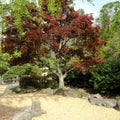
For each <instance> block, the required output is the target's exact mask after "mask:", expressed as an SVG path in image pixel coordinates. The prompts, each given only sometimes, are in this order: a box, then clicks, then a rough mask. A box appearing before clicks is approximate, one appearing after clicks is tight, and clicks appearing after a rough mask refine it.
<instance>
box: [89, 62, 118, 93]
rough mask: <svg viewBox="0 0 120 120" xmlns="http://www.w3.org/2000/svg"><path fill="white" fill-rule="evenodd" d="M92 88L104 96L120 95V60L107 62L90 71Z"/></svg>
mask: <svg viewBox="0 0 120 120" xmlns="http://www.w3.org/2000/svg"><path fill="white" fill-rule="evenodd" d="M90 73H91V78H90V80H89V82H90V84H91V86H93V89H94V90H95V91H96V92H100V93H102V94H109V95H114V94H120V60H112V61H106V62H104V63H101V64H99V65H97V66H96V67H94V68H92V69H91V70H90Z"/></svg>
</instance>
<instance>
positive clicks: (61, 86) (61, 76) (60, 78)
mask: <svg viewBox="0 0 120 120" xmlns="http://www.w3.org/2000/svg"><path fill="white" fill-rule="evenodd" d="M65 77H66V74H64V75H63V74H60V75H59V76H58V78H59V88H64V87H65V84H64V79H65Z"/></svg>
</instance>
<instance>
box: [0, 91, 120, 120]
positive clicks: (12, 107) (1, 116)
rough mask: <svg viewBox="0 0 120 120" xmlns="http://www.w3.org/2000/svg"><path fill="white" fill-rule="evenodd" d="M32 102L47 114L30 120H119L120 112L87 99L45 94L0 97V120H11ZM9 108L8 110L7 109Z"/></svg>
mask: <svg viewBox="0 0 120 120" xmlns="http://www.w3.org/2000/svg"><path fill="white" fill-rule="evenodd" d="M32 100H38V101H39V102H40V103H41V107H42V109H44V110H46V112H47V114H43V115H41V116H38V117H34V118H33V119H32V120H120V112H119V111H117V110H115V109H112V108H105V107H100V106H96V105H91V104H90V103H89V102H88V100H87V99H83V98H73V97H63V96H58V95H54V96H48V95H45V94H40V93H39V92H37V93H29V94H20V95H19V94H17V95H16V94H13V95H3V96H2V97H0V104H1V106H0V112H1V111H2V112H1V113H0V120H12V119H11V118H12V116H13V115H14V114H15V113H16V112H18V111H19V108H21V107H24V106H30V105H31V103H32ZM8 108H9V109H8Z"/></svg>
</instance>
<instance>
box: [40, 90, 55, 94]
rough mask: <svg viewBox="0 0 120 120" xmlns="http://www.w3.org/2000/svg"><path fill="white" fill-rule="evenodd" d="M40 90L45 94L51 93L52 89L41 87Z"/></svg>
mask: <svg viewBox="0 0 120 120" xmlns="http://www.w3.org/2000/svg"><path fill="white" fill-rule="evenodd" d="M41 92H42V93H43V94H47V95H53V93H54V91H53V90H52V89H51V88H47V89H42V90H41Z"/></svg>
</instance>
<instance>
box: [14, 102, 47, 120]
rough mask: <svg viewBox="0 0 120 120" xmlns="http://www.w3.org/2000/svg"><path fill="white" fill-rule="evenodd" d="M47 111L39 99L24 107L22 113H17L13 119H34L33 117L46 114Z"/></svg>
mask: <svg viewBox="0 0 120 120" xmlns="http://www.w3.org/2000/svg"><path fill="white" fill-rule="evenodd" d="M45 113H46V111H44V110H42V109H41V105H40V103H39V102H37V101H32V105H31V106H28V107H24V108H23V109H22V110H21V112H20V113H18V114H16V115H15V116H14V117H13V119H12V120H32V117H35V116H38V115H41V114H45Z"/></svg>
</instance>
